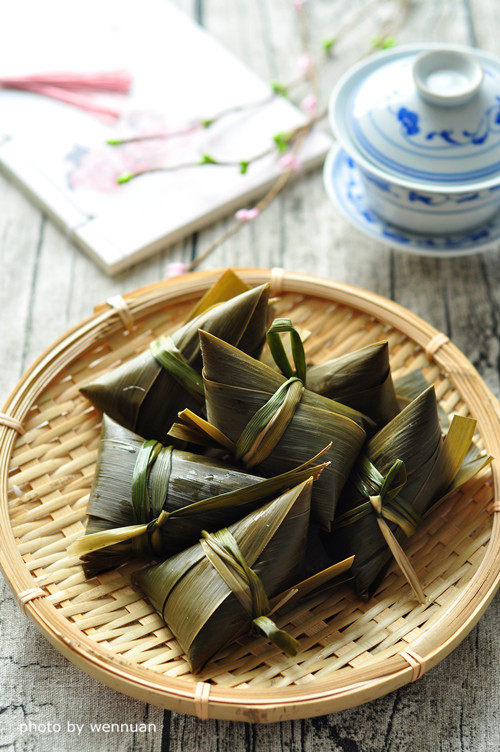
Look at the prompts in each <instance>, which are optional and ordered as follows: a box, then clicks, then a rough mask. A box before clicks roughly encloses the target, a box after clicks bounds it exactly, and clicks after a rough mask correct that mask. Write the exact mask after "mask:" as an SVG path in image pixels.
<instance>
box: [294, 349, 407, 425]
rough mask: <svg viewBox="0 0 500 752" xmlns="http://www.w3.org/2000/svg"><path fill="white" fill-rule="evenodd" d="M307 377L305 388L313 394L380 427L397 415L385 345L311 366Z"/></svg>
mask: <svg viewBox="0 0 500 752" xmlns="http://www.w3.org/2000/svg"><path fill="white" fill-rule="evenodd" d="M306 378H307V380H306V386H307V388H308V389H310V390H311V391H312V392H317V393H318V394H323V395H324V396H325V397H330V399H333V400H336V401H337V402H342V403H343V404H344V405H349V406H350V407H353V408H354V409H355V410H359V411H360V412H362V413H364V414H365V415H368V416H369V417H370V418H372V420H373V421H375V423H376V424H377V426H379V427H382V426H384V425H385V424H386V423H388V422H389V421H390V420H392V418H394V417H395V416H396V415H397V414H398V412H399V405H398V401H397V398H396V394H395V391H394V384H393V382H392V376H391V368H390V365H389V347H388V344H387V342H376V343H375V344H373V345H368V346H367V347H363V348H361V349H360V350H355V351H354V352H349V353H346V354H345V355H341V356H340V357H338V358H332V359H331V360H327V361H325V362H324V363H318V364H317V365H313V366H310V367H309V368H308V369H307V377H306Z"/></svg>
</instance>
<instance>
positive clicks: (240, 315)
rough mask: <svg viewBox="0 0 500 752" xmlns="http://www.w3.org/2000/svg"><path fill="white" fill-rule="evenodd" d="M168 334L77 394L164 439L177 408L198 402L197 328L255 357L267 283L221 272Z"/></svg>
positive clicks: (200, 394) (266, 301) (261, 341)
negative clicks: (189, 313) (252, 285)
mask: <svg viewBox="0 0 500 752" xmlns="http://www.w3.org/2000/svg"><path fill="white" fill-rule="evenodd" d="M193 313H194V314H195V315H194V317H193V316H191V318H190V319H189V320H188V321H187V322H186V323H185V324H184V326H182V327H181V328H180V329H178V330H177V331H176V332H174V333H173V334H172V335H171V336H170V337H160V339H157V340H154V341H153V342H152V343H151V345H150V347H149V348H148V349H147V350H146V351H144V352H143V353H141V354H140V355H137V356H136V357H135V358H132V359H131V360H128V361H126V362H125V363H123V364H122V365H121V366H119V367H118V368H116V369H114V370H112V371H110V372H109V373H105V374H104V375H103V376H100V377H99V378H98V379H96V380H95V381H93V382H91V383H90V384H87V385H85V386H84V387H83V388H82V389H81V392H82V393H83V394H84V395H85V396H86V397H87V398H88V399H89V400H90V401H91V402H92V403H93V404H94V405H95V406H96V407H98V408H99V409H100V410H102V411H103V412H104V413H107V414H108V415H109V416H110V417H111V418H113V420H115V421H116V422H117V423H120V424H121V425H122V426H125V428H128V429H129V430H131V431H134V432H135V433H137V434H139V435H140V436H143V437H144V438H146V439H157V440H158V441H165V439H166V436H167V433H168V430H169V428H170V426H171V425H172V422H173V421H174V419H175V417H176V415H177V412H178V411H179V410H180V409H182V408H183V407H188V408H190V409H191V410H194V411H199V410H200V407H201V406H202V405H203V383H202V380H201V376H200V371H201V364H202V363H201V353H200V345H199V339H198V329H205V330H206V331H209V332H212V333H213V334H216V335H217V336H218V337H220V338H221V339H223V340H226V341H228V342H231V343H232V344H234V345H238V347H240V348H241V349H242V350H244V351H245V352H248V353H249V354H250V355H252V356H254V357H258V355H259V353H260V351H261V349H262V346H263V344H264V341H265V333H266V325H267V322H268V316H269V285H260V286H259V287H255V288H252V289H248V288H247V286H246V285H245V284H244V283H243V282H242V281H241V280H240V279H239V278H238V277H237V276H236V275H235V274H234V273H233V272H226V273H225V274H224V275H223V276H222V277H221V279H220V280H219V281H218V282H217V283H216V284H215V285H214V286H213V288H211V290H209V291H208V293H207V294H206V295H205V296H204V298H203V299H202V301H200V303H199V304H198V305H197V306H196V308H195V310H194V312H193Z"/></svg>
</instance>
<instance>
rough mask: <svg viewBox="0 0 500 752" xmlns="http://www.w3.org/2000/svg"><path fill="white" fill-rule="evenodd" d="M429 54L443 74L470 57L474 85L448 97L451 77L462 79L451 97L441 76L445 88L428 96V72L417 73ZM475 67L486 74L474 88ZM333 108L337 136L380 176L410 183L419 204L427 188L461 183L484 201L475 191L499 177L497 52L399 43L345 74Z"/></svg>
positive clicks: (449, 188) (451, 188) (441, 189)
mask: <svg viewBox="0 0 500 752" xmlns="http://www.w3.org/2000/svg"><path fill="white" fill-rule="evenodd" d="M447 55H448V57H446V56H447ZM450 55H451V56H452V58H453V60H454V61H455V68H453V66H451V63H450V66H451V67H450V68H449V70H448V68H446V65H447V64H448V62H449V60H450V58H449V56H450ZM426 56H427V59H428V60H430V61H431V63H432V65H435V66H437V67H436V70H437V72H438V73H440V74H441V73H442V75H441V80H443V79H445V80H446V75H447V74H450V75H451V74H452V73H453V74H456V73H457V71H458V72H459V73H460V71H461V68H460V65H459V62H460V60H461V56H462V57H463V58H466V59H467V60H469V59H471V60H472V68H470V70H469V68H466V72H467V74H469V73H470V71H471V70H472V73H471V76H472V77H471V78H468V79H467V76H465V78H466V80H467V86H468V87H469V89H467V86H465V89H464V90H465V92H466V94H467V93H468V94H470V91H472V94H470V97H469V98H468V99H462V100H460V101H459V102H458V103H457V102H456V101H454V102H453V103H452V104H450V102H449V101H448V100H453V96H452V95H451V94H453V85H459V84H460V81H458V84H457V81H456V80H455V81H452V83H451V84H450V87H451V94H450V96H449V97H448V91H447V89H446V85H445V84H442V83H441V84H440V85H441V86H442V87H444V88H442V89H441V90H440V91H438V89H436V91H437V94H436V93H434V94H433V96H434V100H432V101H430V100H428V99H427V98H426V97H425V96H424V95H423V93H422V85H421V84H422V82H423V83H424V88H425V84H426V82H428V79H427V78H425V76H424V77H422V76H421V78H420V79H418V76H417V73H418V71H419V70H420V69H419V67H418V66H417V64H416V61H417V59H418V58H419V57H422V59H425V58H426ZM453 56H454V57H453ZM469 62H470V61H469ZM445 64H446V65H445ZM440 65H442V66H443V67H442V68H440V67H439V66H440ZM464 65H465V63H464ZM478 68H479V69H480V71H481V69H482V73H483V77H482V78H481V81H480V84H478V85H477V90H475V89H474V86H475V85H476V83H474V82H475V81H476V82H477V69H478ZM429 70H431V68H430V69H429ZM432 70H434V69H433V68H432ZM450 71H451V73H450ZM420 72H421V73H422V71H420ZM445 74H446V75H445ZM473 74H474V75H476V78H474V77H473ZM464 75H465V74H464ZM431 78H432V77H431ZM452 78H453V76H452ZM458 78H460V77H458ZM417 79H418V81H419V83H418V87H417V83H416V82H417ZM429 80H430V79H429ZM472 84H474V86H473V85H472ZM430 86H431V85H430ZM431 89H432V86H431ZM431 89H429V91H430V90H431ZM447 97H448V100H447ZM462 97H463V95H462ZM458 99H460V97H458ZM444 100H446V102H445V101H444ZM329 112H330V119H331V123H332V126H333V129H334V131H335V133H336V135H337V137H338V140H339V141H340V143H341V144H342V145H343V146H344V147H345V148H346V150H347V151H348V152H349V153H350V154H352V155H353V156H354V157H355V159H356V162H357V164H358V165H360V166H362V167H363V168H366V170H368V171H370V172H371V173H372V174H374V175H376V176H377V177H379V178H380V179H381V180H385V179H387V180H388V181H389V182H390V183H393V184H399V185H406V186H408V187H410V188H413V189H414V196H413V201H414V203H415V204H416V205H420V204H422V205H423V204H424V203H425V201H426V199H422V198H421V196H422V195H425V194H426V193H427V191H429V193H431V192H433V191H434V192H435V193H446V192H448V193H449V194H451V193H457V194H458V193H461V192H462V191H461V188H462V187H463V192H464V193H465V192H468V193H469V194H470V198H469V199H468V200H469V201H471V202H474V201H475V200H476V201H477V202H478V203H479V199H473V198H472V196H473V195H474V194H476V193H478V192H481V191H482V190H483V189H485V188H490V187H494V186H498V185H499V184H500V60H499V59H498V58H495V57H494V56H493V55H489V54H488V53H485V52H483V51H481V50H475V49H474V50H473V49H470V48H463V47H455V46H453V45H432V44H419V45H408V46H401V47H399V48H398V47H396V48H395V49H394V50H391V51H389V52H384V53H380V54H379V55H375V56H373V57H371V58H370V59H368V60H366V61H363V62H362V63H359V64H358V65H357V66H355V67H354V68H353V69H352V70H351V71H349V72H348V73H347V74H345V76H344V77H343V79H342V80H341V81H340V82H339V84H338V86H337V88H336V89H335V91H334V92H333V94H332V98H331V103H330V110H329ZM392 178H394V180H392ZM432 203H433V201H428V205H429V206H430V205H431V204H432ZM471 205H472V203H471Z"/></svg>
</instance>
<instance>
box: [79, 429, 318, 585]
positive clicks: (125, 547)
mask: <svg viewBox="0 0 500 752" xmlns="http://www.w3.org/2000/svg"><path fill="white" fill-rule="evenodd" d="M316 459H317V458H316V457H313V458H312V459H311V460H310V461H308V462H306V463H305V464H304V465H303V466H301V467H297V468H293V469H292V470H291V471H290V472H288V473H286V474H283V475H281V476H277V477H276V476H275V477H274V478H270V479H266V480H263V479H261V478H260V477H258V476H255V475H250V474H249V473H246V472H244V470H242V469H241V468H240V469H236V468H234V467H231V466H228V465H226V464H224V463H222V462H221V461H219V460H217V459H213V458H210V457H207V456H202V455H198V454H193V453H192V452H185V451H181V450H178V449H175V448H173V447H172V446H163V445H162V444H160V443H159V442H155V441H154V440H148V441H143V440H142V439H141V438H140V437H139V436H136V435H135V434H133V433H132V432H130V431H128V430H127V429H126V428H123V427H122V426H119V425H118V424H117V423H115V422H114V421H112V420H111V419H110V418H108V417H106V416H104V418H103V427H102V433H101V441H100V447H99V454H98V459H97V466H96V474H95V478H94V483H93V486H92V491H91V494H90V499H89V503H88V506H87V514H88V515H89V517H88V522H87V528H86V533H85V535H83V536H82V537H81V538H80V539H78V540H77V541H76V542H75V543H74V544H73V545H72V547H71V550H72V551H73V552H74V553H78V554H79V555H80V556H81V557H82V559H83V562H84V570H85V573H86V574H87V575H88V576H92V575H95V574H98V573H99V572H101V571H104V570H105V569H109V568H110V567H116V566H119V565H120V564H123V563H124V562H125V561H127V560H128V559H130V558H133V557H137V556H142V557H144V556H145V557H155V556H159V557H161V558H166V557H167V556H170V555H171V554H173V553H175V552H176V551H179V550H182V549H183V548H186V547H187V546H190V545H192V543H193V542H194V541H196V540H197V539H198V538H199V536H200V534H201V531H202V530H203V529H205V528H208V529H217V528H219V527H222V526H223V525H227V524H229V523H231V522H234V521H235V520H237V519H239V518H240V517H242V516H243V515H244V514H246V513H248V512H249V511H251V510H252V509H254V508H255V507H257V506H259V505H262V504H263V503H264V502H265V501H267V500H269V498H271V497H272V496H273V495H276V494H277V493H280V492H281V491H283V490H285V489H286V488H290V487H291V486H294V485H296V484H297V483H299V482H301V481H302V480H305V479H307V478H308V477H310V476H311V475H317V474H318V473H319V472H321V470H322V468H323V465H318V464H317V463H316ZM315 463H316V464H315ZM313 465H314V466H313Z"/></svg>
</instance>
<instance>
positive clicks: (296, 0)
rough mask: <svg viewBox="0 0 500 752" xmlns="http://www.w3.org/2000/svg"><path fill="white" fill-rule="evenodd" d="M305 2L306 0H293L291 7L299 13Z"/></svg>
mask: <svg viewBox="0 0 500 752" xmlns="http://www.w3.org/2000/svg"><path fill="white" fill-rule="evenodd" d="M305 4H306V0H293V7H294V8H295V10H296V11H297V13H301V12H302V11H303V10H304V5H305Z"/></svg>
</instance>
